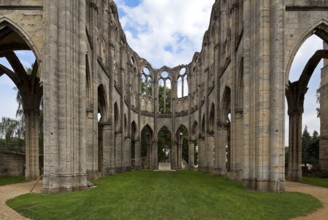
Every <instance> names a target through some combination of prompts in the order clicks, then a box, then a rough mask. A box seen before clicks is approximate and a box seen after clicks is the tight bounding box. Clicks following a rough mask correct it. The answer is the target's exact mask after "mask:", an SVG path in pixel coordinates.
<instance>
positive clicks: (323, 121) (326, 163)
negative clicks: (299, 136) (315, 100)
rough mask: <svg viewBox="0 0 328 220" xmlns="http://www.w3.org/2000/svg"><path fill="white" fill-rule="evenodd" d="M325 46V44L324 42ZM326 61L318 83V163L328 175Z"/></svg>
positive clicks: (323, 172)
mask: <svg viewBox="0 0 328 220" xmlns="http://www.w3.org/2000/svg"><path fill="white" fill-rule="evenodd" d="M325 47H327V45H326V44H325ZM325 112H328V63H327V61H326V60H325V67H324V68H322V70H321V85H320V113H321V114H320V143H319V165H320V170H321V172H322V174H323V175H324V176H328V114H324V113H325Z"/></svg>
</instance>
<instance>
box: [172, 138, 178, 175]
mask: <svg viewBox="0 0 328 220" xmlns="http://www.w3.org/2000/svg"><path fill="white" fill-rule="evenodd" d="M177 145H178V144H177V142H176V141H174V140H173V146H172V152H171V167H172V170H177V169H178V166H177V165H178V161H177V159H178V154H177V153H178V152H177V148H178V146H177Z"/></svg>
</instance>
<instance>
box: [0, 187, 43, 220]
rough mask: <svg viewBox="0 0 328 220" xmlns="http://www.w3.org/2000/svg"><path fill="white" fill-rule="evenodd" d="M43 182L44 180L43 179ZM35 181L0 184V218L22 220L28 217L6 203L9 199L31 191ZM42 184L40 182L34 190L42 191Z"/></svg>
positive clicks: (2, 219)
mask: <svg viewBox="0 0 328 220" xmlns="http://www.w3.org/2000/svg"><path fill="white" fill-rule="evenodd" d="M41 182H42V181H41ZM34 184H35V181H32V182H26V183H17V184H12V185H6V186H0V219H1V220H21V219H27V218H24V217H23V216H21V215H19V214H18V213H17V212H15V211H14V210H13V209H11V208H9V207H8V206H7V205H6V201H7V200H8V199H11V198H14V197H16V196H19V195H22V194H26V193H29V192H30V190H31V189H32V187H33V186H34ZM41 186H42V185H41V184H40V183H39V184H38V185H37V186H36V187H35V188H34V190H33V192H41Z"/></svg>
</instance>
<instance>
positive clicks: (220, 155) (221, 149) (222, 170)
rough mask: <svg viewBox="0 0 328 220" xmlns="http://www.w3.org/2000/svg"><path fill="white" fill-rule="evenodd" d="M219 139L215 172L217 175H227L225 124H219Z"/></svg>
mask: <svg viewBox="0 0 328 220" xmlns="http://www.w3.org/2000/svg"><path fill="white" fill-rule="evenodd" d="M217 139H218V144H217V145H216V147H215V173H216V174H217V175H226V173H227V169H226V146H227V130H226V128H225V126H223V125H220V126H218V128H217Z"/></svg>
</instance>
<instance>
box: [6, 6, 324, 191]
mask: <svg viewBox="0 0 328 220" xmlns="http://www.w3.org/2000/svg"><path fill="white" fill-rule="evenodd" d="M312 34H316V35H317V36H319V37H320V38H322V39H323V41H324V42H328V1H325V0H297V1H296V0H263V1H251V0H231V1H228V0H216V1H215V3H214V5H213V9H212V14H211V19H210V22H209V27H208V30H207V31H206V32H205V33H204V38H203V45H202V49H201V51H200V52H196V53H195V54H194V56H193V59H192V60H191V61H190V63H189V64H182V65H179V66H176V67H167V66H163V67H162V68H160V69H155V68H153V67H152V65H151V64H150V63H149V62H148V61H147V60H145V59H143V58H142V57H139V55H138V54H137V53H136V52H134V51H133V48H130V47H129V44H128V42H127V40H126V37H125V34H124V32H123V30H122V27H121V25H120V22H119V18H118V11H117V7H116V5H115V3H114V1H113V0H70V1H66V0H56V1H52V0H24V1H23V0H14V1H13V0H1V1H0V48H1V50H0V54H1V57H5V58H6V59H7V60H8V62H9V63H10V65H11V66H12V68H13V70H11V69H10V68H7V67H6V66H4V65H0V76H2V75H3V74H6V75H8V76H9V77H10V78H11V79H12V81H13V82H14V83H15V84H16V86H17V87H18V89H19V91H20V92H21V94H22V97H23V108H24V114H25V124H26V125H25V126H26V134H25V142H26V146H25V148H26V150H25V151H26V172H25V174H26V178H27V179H36V178H37V177H38V176H39V175H40V168H39V159H38V157H39V152H38V151H39V142H38V135H39V123H38V122H39V118H40V101H41V99H42V100H43V118H44V122H43V127H44V128H43V129H44V176H43V188H44V191H45V192H57V191H73V190H80V189H83V188H85V187H86V186H87V178H95V177H97V176H101V175H113V174H115V173H119V172H125V171H129V170H131V169H132V168H133V169H141V168H148V169H152V170H156V169H158V163H159V161H158V147H159V146H158V133H159V132H160V131H163V130H165V131H166V133H168V134H170V135H168V136H167V138H170V140H171V143H172V145H171V146H167V147H168V148H169V149H170V160H169V161H170V165H171V168H172V169H180V168H181V167H182V164H183V163H182V162H183V161H182V140H181V136H182V132H181V131H182V130H181V129H182V128H183V130H184V131H187V135H185V134H183V135H184V136H187V140H188V143H187V145H188V151H187V152H188V160H187V167H189V168H194V166H195V163H196V162H197V164H198V169H199V170H200V171H205V172H211V173H213V174H215V175H227V176H229V178H231V179H235V180H239V181H242V182H243V183H244V185H245V187H248V188H250V189H254V190H259V191H284V184H285V146H284V138H285V135H287V134H285V133H284V122H285V120H289V124H290V132H289V139H290V141H289V143H290V144H289V145H290V146H289V148H290V157H289V167H288V179H290V180H295V181H298V180H300V178H301V176H302V173H301V158H300V154H301V145H300V143H301V138H300V137H301V132H302V130H301V129H302V123H301V122H302V113H303V100H304V94H305V93H306V89H307V83H308V81H309V79H310V77H311V75H312V72H313V69H314V67H315V66H316V65H317V64H318V62H319V61H320V60H321V59H322V58H328V53H327V51H326V50H322V51H318V52H317V53H316V54H315V55H314V56H313V57H312V58H311V60H310V61H309V63H308V64H307V66H306V68H305V69H304V71H303V73H302V75H301V77H300V80H299V81H296V82H294V83H289V82H288V78H289V70H290V67H291V63H292V61H293V58H294V57H295V54H296V52H297V50H298V49H299V48H300V46H301V45H302V43H303V42H304V41H305V40H306V39H307V38H308V37H309V36H310V35H312ZM149 43H151V42H149ZM16 50H32V51H33V52H34V54H35V57H36V62H35V65H33V70H32V72H31V73H27V72H26V71H25V70H24V68H23V65H22V64H21V63H20V61H19V59H18V57H17V56H16V55H15V53H14V51H16ZM311 71H312V72H311ZM326 72H327V69H326V68H324V69H323V70H322V73H323V74H322V79H321V109H322V112H327V111H325V110H326V109H328V102H326V100H327V99H328V93H327V92H326V90H327V89H328V87H327V85H328V77H327V74H326ZM285 97H287V100H288V106H286V107H285V104H284V101H285ZM285 108H286V109H288V114H289V119H288V118H286V119H285V118H284V112H285ZM327 123H328V115H327V114H322V116H321V131H320V133H321V140H320V165H321V169H322V170H323V171H327V170H328V126H327ZM142 140H145V141H142ZM145 145H146V146H145ZM132 146H133V148H132ZM142 149H146V152H144V153H143V154H144V155H143V156H142V151H143V150H142ZM196 151H197V153H198V156H197V157H198V158H197V161H196V159H195V152H196ZM131 161H133V166H132V165H131V164H132V162H131Z"/></svg>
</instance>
